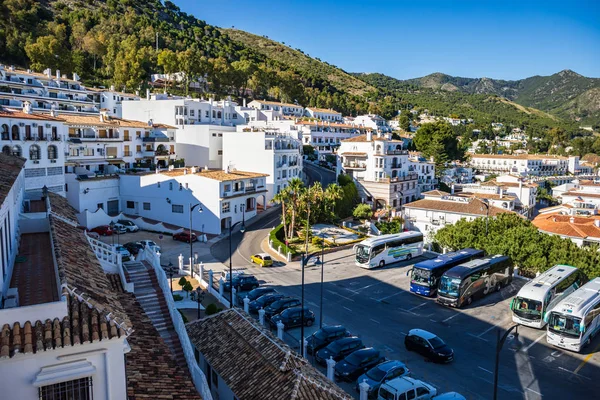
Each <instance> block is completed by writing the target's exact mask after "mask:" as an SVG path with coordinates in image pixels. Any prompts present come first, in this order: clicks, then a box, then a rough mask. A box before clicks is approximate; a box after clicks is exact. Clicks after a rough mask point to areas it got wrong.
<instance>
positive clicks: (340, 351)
mask: <svg viewBox="0 0 600 400" xmlns="http://www.w3.org/2000/svg"><path fill="white" fill-rule="evenodd" d="M364 347H365V345H364V344H363V342H362V340H361V339H360V338H358V337H356V336H349V337H345V338H341V339H338V340H336V341H333V342H331V343H329V344H328V345H327V346H326V347H324V348H322V349H321V350H319V351H317V354H316V355H315V361H316V362H317V363H319V364H321V365H326V363H325V361H326V360H328V359H329V357H332V358H333V359H334V360H335V361H340V360H341V359H343V358H344V357H346V356H347V355H348V354H352V353H354V352H355V351H356V350H359V349H363V348H364Z"/></svg>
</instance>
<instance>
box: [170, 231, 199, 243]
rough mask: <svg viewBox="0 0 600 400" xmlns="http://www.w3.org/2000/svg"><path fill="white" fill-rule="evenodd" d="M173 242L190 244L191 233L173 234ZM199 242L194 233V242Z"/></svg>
mask: <svg viewBox="0 0 600 400" xmlns="http://www.w3.org/2000/svg"><path fill="white" fill-rule="evenodd" d="M173 240H179V241H180V242H186V243H189V242H190V233H189V232H178V233H175V234H173ZM196 240H198V238H197V237H196V234H194V233H192V242H195V241H196Z"/></svg>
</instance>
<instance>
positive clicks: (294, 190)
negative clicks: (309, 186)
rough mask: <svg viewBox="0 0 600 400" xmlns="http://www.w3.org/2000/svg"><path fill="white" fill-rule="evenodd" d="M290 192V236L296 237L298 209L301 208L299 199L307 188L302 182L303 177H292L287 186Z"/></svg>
mask: <svg viewBox="0 0 600 400" xmlns="http://www.w3.org/2000/svg"><path fill="white" fill-rule="evenodd" d="M286 189H288V190H289V192H290V200H291V201H290V203H291V204H290V206H291V207H290V208H291V209H292V220H291V223H290V232H289V237H290V238H293V237H294V228H295V226H296V210H297V209H298V208H299V206H300V204H299V201H298V200H299V199H300V197H301V195H302V192H303V191H304V190H306V188H305V187H304V182H302V179H300V178H293V179H290V181H289V183H288V186H287V188H286Z"/></svg>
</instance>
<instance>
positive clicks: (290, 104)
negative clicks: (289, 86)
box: [253, 100, 304, 108]
mask: <svg viewBox="0 0 600 400" xmlns="http://www.w3.org/2000/svg"><path fill="white" fill-rule="evenodd" d="M253 101H256V102H257V103H261V104H270V105H273V106H283V107H299V108H304V107H302V106H301V105H299V104H292V103H279V102H277V101H267V100H253Z"/></svg>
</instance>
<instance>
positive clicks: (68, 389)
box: [39, 377, 93, 400]
mask: <svg viewBox="0 0 600 400" xmlns="http://www.w3.org/2000/svg"><path fill="white" fill-rule="evenodd" d="M39 395H40V400H92V398H93V396H92V378H91V377H88V378H82V379H75V380H73V381H68V382H60V383H55V384H54V385H48V386H42V387H41V388H40V389H39Z"/></svg>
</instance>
